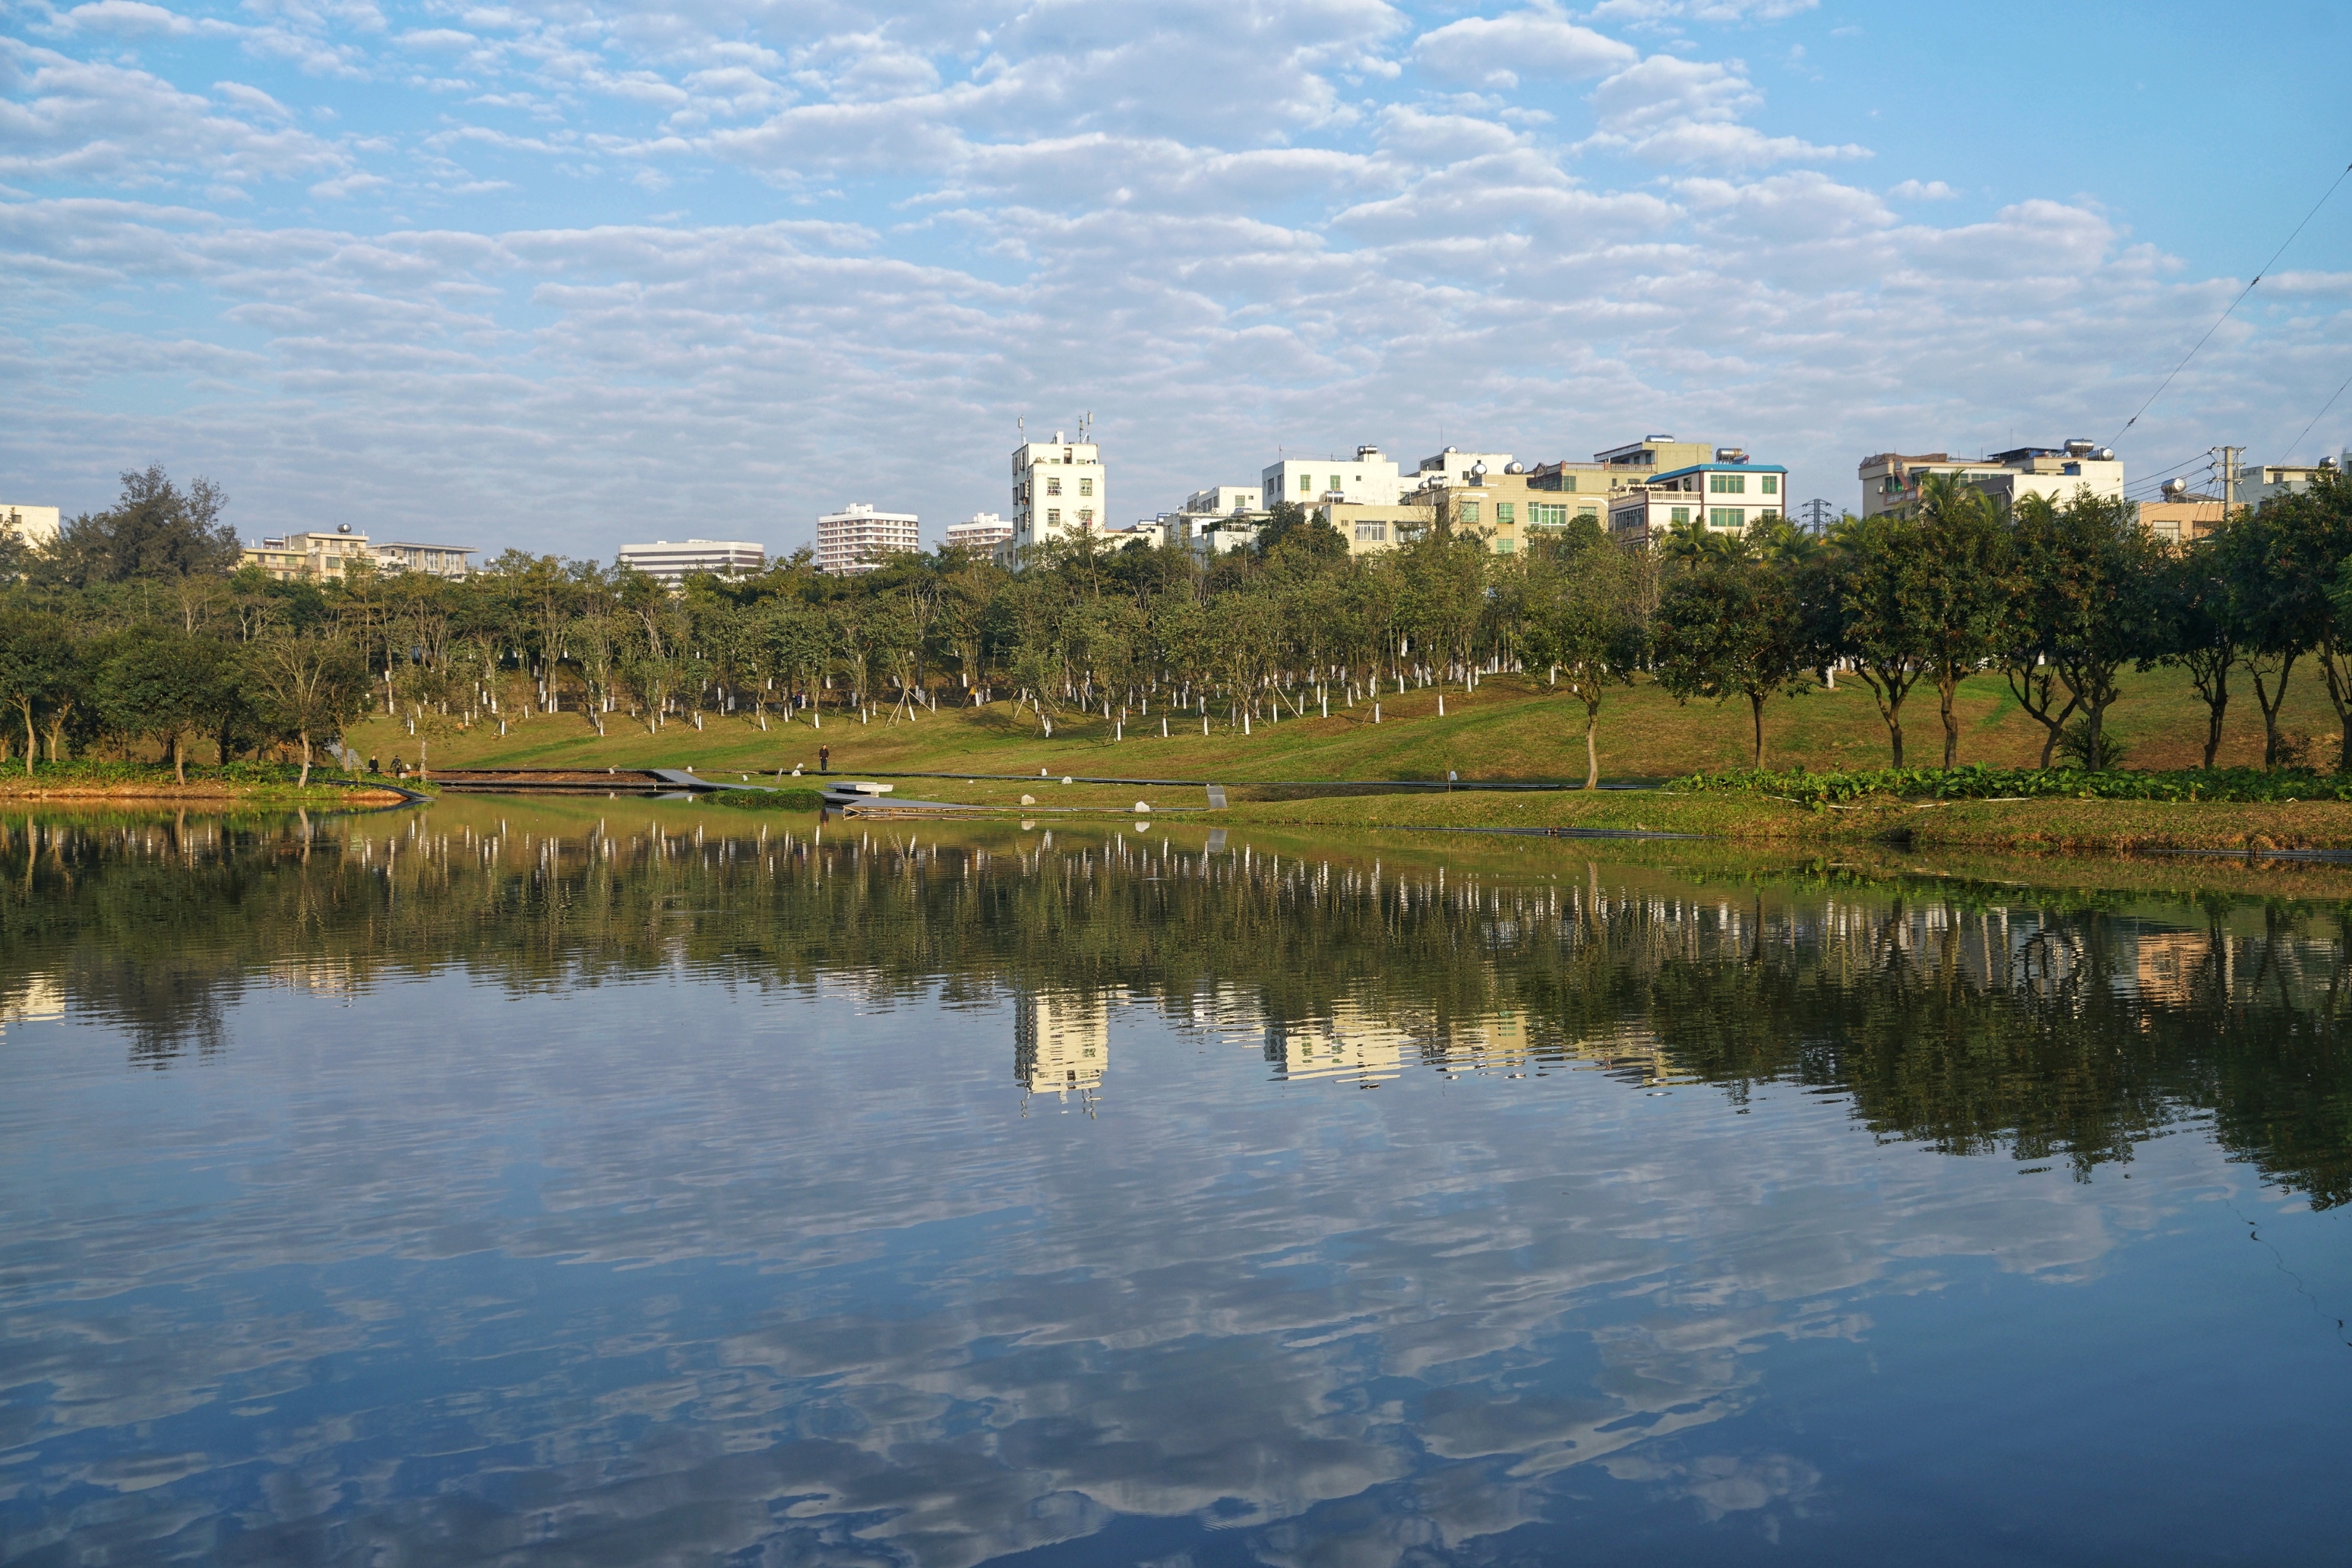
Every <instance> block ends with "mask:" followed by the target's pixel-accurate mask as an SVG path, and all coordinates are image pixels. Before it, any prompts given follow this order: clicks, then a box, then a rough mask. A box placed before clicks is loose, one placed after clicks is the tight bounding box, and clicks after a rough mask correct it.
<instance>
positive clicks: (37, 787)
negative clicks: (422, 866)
mask: <svg viewBox="0 0 2352 1568" xmlns="http://www.w3.org/2000/svg"><path fill="white" fill-rule="evenodd" d="M301 773H302V771H301V769H299V767H294V766H291V765H289V764H283V763H242V762H240V763H229V764H227V765H226V766H225V767H224V766H217V765H213V766H198V765H194V764H191V765H190V766H189V768H188V769H187V777H186V778H185V779H181V778H180V777H178V776H177V775H175V774H174V773H173V771H172V769H171V767H170V766H169V765H168V764H162V763H142V762H94V761H88V760H76V761H73V762H66V763H35V764H34V765H33V767H32V768H31V769H30V770H29V771H28V770H27V769H26V766H25V764H24V763H22V762H18V763H13V764H11V765H10V766H8V767H7V768H5V769H0V800H6V801H14V802H25V801H100V802H102V801H124V802H131V801H161V802H186V803H188V804H190V805H223V804H239V805H299V806H322V807H332V806H349V805H390V804H394V803H396V802H398V801H400V800H402V799H404V798H405V797H404V796H403V795H401V793H400V792H399V791H397V790H392V789H386V788H384V787H383V785H382V784H381V783H379V782H377V781H373V780H369V779H365V778H353V777H352V776H350V775H348V774H344V773H338V772H334V771H331V770H329V769H324V768H315V767H314V768H312V769H311V770H310V783H309V784H301V783H299V780H300V778H301Z"/></svg>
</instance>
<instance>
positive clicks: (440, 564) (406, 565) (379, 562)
mask: <svg viewBox="0 0 2352 1568" xmlns="http://www.w3.org/2000/svg"><path fill="white" fill-rule="evenodd" d="M474 553H475V547H474V546H472V545H470V544H423V543H418V542H415V541H413V540H394V541H393V542H390V543H388V544H379V545H377V546H376V547H375V567H376V570H377V571H379V572H422V573H424V574H425V575H426V576H428V577H448V578H452V579H456V578H462V577H464V576H465V575H466V574H468V573H470V572H471V571H473V569H474V564H473V560H472V557H473V555H474Z"/></svg>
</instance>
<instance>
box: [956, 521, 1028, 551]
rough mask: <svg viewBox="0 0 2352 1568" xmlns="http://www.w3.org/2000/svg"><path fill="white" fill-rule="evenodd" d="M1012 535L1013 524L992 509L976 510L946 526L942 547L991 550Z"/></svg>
mask: <svg viewBox="0 0 2352 1568" xmlns="http://www.w3.org/2000/svg"><path fill="white" fill-rule="evenodd" d="M1012 537H1013V525H1012V524H1011V523H1009V522H1007V521H1004V520H1003V518H1001V517H999V516H998V515H997V514H996V513H994V512H992V511H976V512H973V513H972V514H971V516H970V517H968V518H965V519H964V520H963V521H961V522H951V523H950V524H948V526H947V537H946V540H945V542H944V544H943V546H942V547H943V548H945V549H949V550H978V551H982V552H986V551H992V550H994V549H995V548H996V547H997V546H998V545H1000V544H1002V543H1003V542H1005V541H1006V540H1008V539H1010V538H1012Z"/></svg>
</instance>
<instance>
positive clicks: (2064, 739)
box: [2058, 719, 2131, 772]
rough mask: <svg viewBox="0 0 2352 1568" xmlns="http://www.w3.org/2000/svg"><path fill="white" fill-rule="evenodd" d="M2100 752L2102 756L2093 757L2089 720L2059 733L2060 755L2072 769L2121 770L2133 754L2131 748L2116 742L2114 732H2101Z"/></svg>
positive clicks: (2069, 726)
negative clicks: (2128, 757) (2125, 760)
mask: <svg viewBox="0 0 2352 1568" xmlns="http://www.w3.org/2000/svg"><path fill="white" fill-rule="evenodd" d="M2099 751H2100V752H2101V753H2102V754H2101V755H2099V756H2097V757H2094V756H2092V755H2091V721H2089V720H2088V719H2077V720H2075V721H2074V722H2073V723H2071V724H2069V725H2067V726H2066V727H2065V728H2064V729H2063V730H2061V731H2058V754H2059V755H2060V756H2062V757H2063V758H2065V759H2066V765H2067V766H2068V767H2070V768H2084V769H2089V770H2091V771H2093V772H2101V771H2105V770H2108V769H2113V768H2120V767H2122V766H2123V765H2124V759H2125V758H2126V757H2127V756H2129V755H2130V754H2131V748H2130V747H2128V746H2126V745H2125V744H2124V743H2123V742H2121V741H2118V740H2116V737H2115V734H2114V732H2113V731H2102V732H2101V734H2100V736H2099Z"/></svg>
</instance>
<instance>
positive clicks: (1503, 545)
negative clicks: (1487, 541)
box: [1495, 539, 1519, 555]
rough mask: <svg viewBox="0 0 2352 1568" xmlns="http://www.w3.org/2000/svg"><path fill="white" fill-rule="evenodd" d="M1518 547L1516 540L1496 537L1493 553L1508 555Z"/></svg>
mask: <svg viewBox="0 0 2352 1568" xmlns="http://www.w3.org/2000/svg"><path fill="white" fill-rule="evenodd" d="M1518 547H1519V546H1518V542H1517V540H1511V539H1498V540H1496V541H1495V553H1496V554H1497V555H1508V554H1509V553H1510V552H1512V551H1514V550H1517V548H1518Z"/></svg>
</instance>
